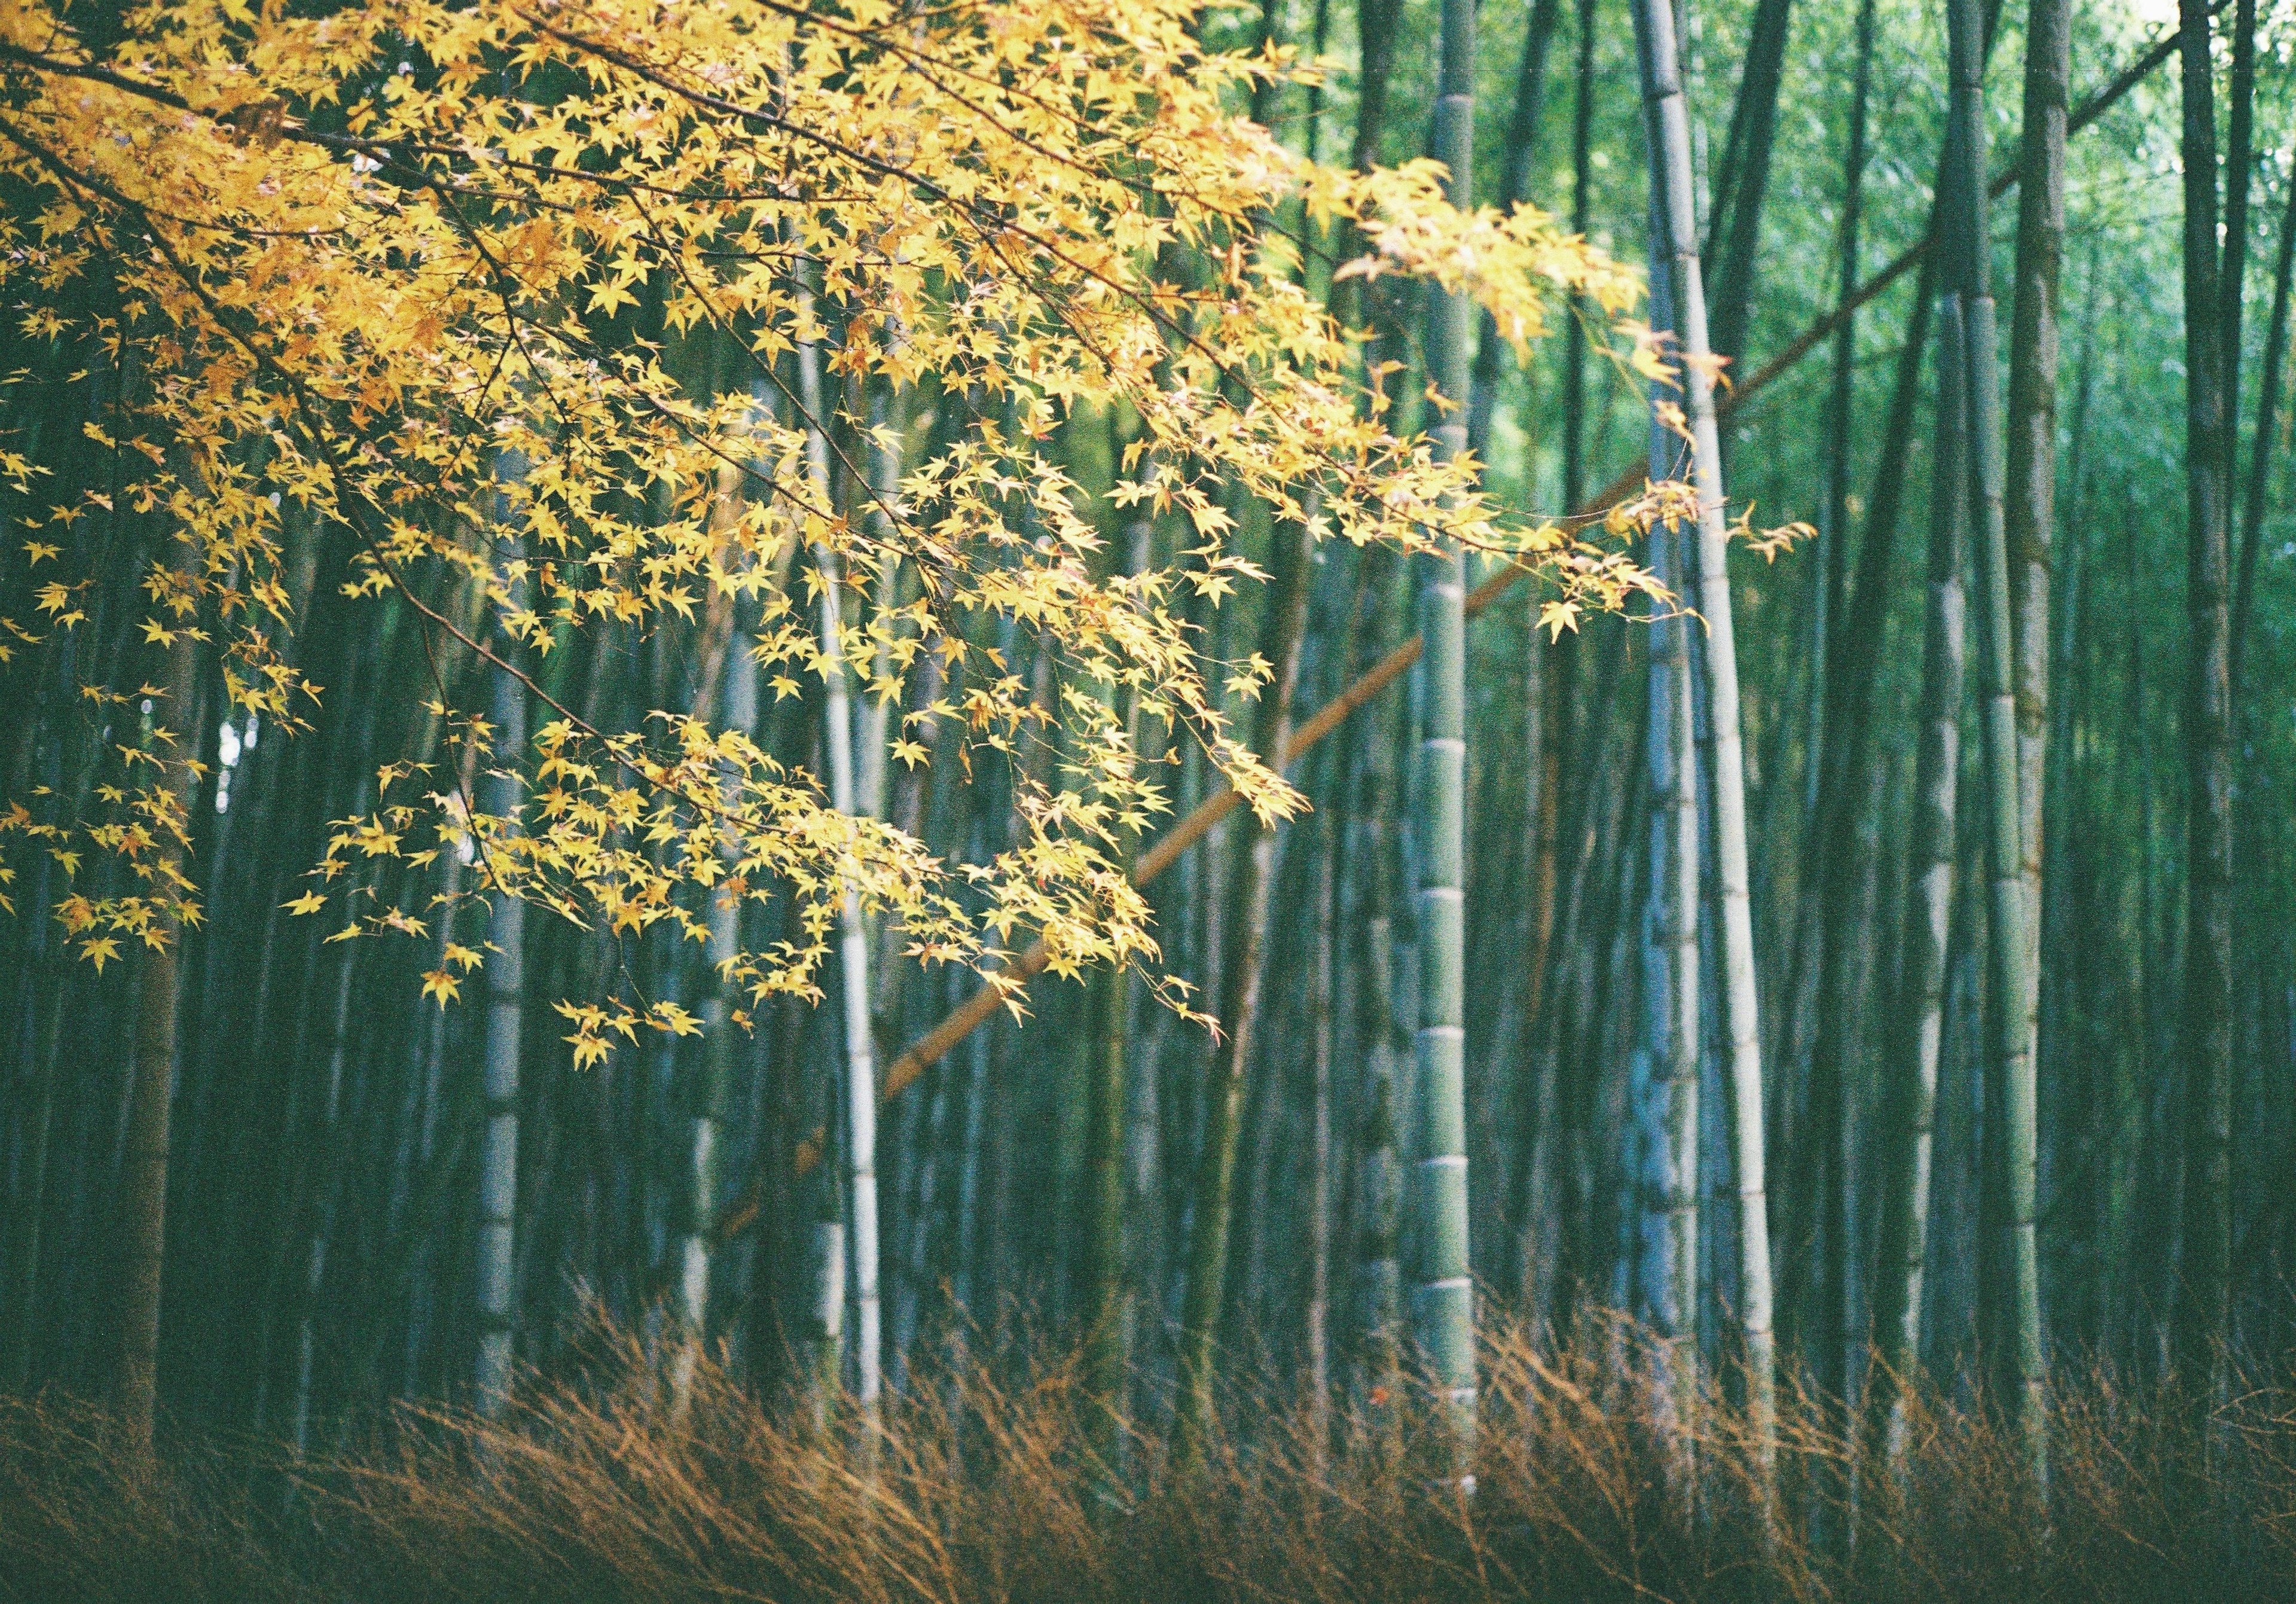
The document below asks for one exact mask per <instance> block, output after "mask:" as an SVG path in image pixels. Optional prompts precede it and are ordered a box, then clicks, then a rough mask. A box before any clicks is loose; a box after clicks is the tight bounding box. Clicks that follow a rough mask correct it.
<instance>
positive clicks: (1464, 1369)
mask: <svg viewBox="0 0 2296 1604" xmlns="http://www.w3.org/2000/svg"><path fill="white" fill-rule="evenodd" d="M1441 50H1442V71H1441V74H1440V76H1439V79H1438V82H1437V91H1438V93H1437V98H1436V102H1435V152H1434V153H1435V157H1436V159H1437V160H1439V161H1441V162H1442V163H1443V165H1444V167H1445V168H1446V169H1448V171H1449V173H1450V179H1449V182H1448V185H1447V189H1448V193H1449V195H1450V199H1451V202H1452V203H1453V204H1454V205H1456V206H1459V207H1462V208H1464V207H1466V206H1468V205H1470V204H1471V203H1472V197H1473V193H1474V117H1475V8H1474V0H1444V4H1443V31H1442V39H1441ZM1472 317H1473V312H1472V305H1471V303H1470V302H1469V300H1467V298H1466V297H1465V296H1464V295H1439V296H1437V297H1436V298H1435V301H1434V318H1433V338H1432V341H1431V346H1432V350H1431V355H1430V362H1429V366H1430V370H1431V378H1432V380H1433V382H1434V386H1435V389H1436V391H1438V392H1439V393H1440V394H1442V395H1445V396H1447V397H1450V398H1453V399H1457V400H1461V401H1464V399H1465V398H1466V397H1467V395H1468V393H1469V388H1470V382H1471V380H1470V374H1469V364H1470V361H1471V358H1472V353H1471V351H1470V350H1469V343H1470V341H1471V339H1472V326H1473V325H1472ZM1434 434H1435V450H1436V453H1437V455H1438V456H1439V457H1459V456H1461V455H1462V454H1464V452H1465V450H1466V448H1467V427H1466V417H1465V415H1464V412H1463V411H1460V410H1456V409H1455V410H1453V411H1451V412H1448V413H1446V414H1445V415H1444V416H1443V420H1442V422H1441V423H1440V424H1439V425H1438V426H1437V428H1436V430H1435V431H1434ZM1419 563H1420V570H1421V576H1422V583H1421V587H1420V610H1419V611H1420V632H1421V634H1422V636H1423V638H1424V639H1425V641H1426V647H1425V654H1424V656H1423V658H1422V673H1423V685H1424V687H1425V710H1426V712H1425V730H1424V734H1423V736H1422V738H1421V741H1420V745H1419V754H1418V761H1419V770H1418V775H1417V785H1416V786H1415V791H1416V796H1415V812H1416V816H1417V823H1418V827H1419V830H1418V840H1419V852H1420V878H1419V929H1420V953H1419V1030H1418V1042H1417V1046H1418V1051H1417V1055H1416V1059H1415V1072H1416V1073H1415V1080H1416V1082H1417V1085H1416V1090H1415V1098H1414V1101H1415V1115H1416V1117H1415V1121H1414V1123H1415V1127H1416V1130H1415V1135H1416V1138H1417V1151H1416V1153H1415V1162H1414V1164H1413V1165H1412V1172H1411V1173H1412V1183H1413V1184H1412V1197H1413V1213H1414V1215H1415V1227H1416V1229H1415V1233H1414V1236H1413V1243H1414V1246H1415V1255H1414V1256H1415V1263H1414V1266H1413V1271H1412V1276H1411V1282H1412V1311H1411V1313H1412V1333H1413V1336H1414V1337H1415V1341H1416V1343H1417V1345H1418V1349H1419V1356H1420V1359H1421V1361H1423V1363H1424V1364H1425V1365H1426V1366H1427V1369H1428V1378H1429V1380H1430V1381H1431V1382H1432V1383H1433V1385H1434V1386H1435V1387H1436V1389H1437V1393H1438V1395H1439V1402H1441V1404H1442V1405H1443V1407H1444V1411H1445V1414H1446V1416H1447V1420H1448V1423H1449V1427H1450V1431H1451V1439H1452V1458H1453V1467H1454V1469H1455V1472H1456V1474H1457V1475H1458V1476H1459V1477H1460V1478H1461V1485H1462V1487H1463V1488H1467V1489H1472V1485H1473V1477H1472V1463H1473V1459H1474V1442H1475V1305H1474V1283H1473V1281H1472V1279H1471V1271H1470V1269H1469V1263H1470V1261H1469V1257H1468V1248H1467V1147H1466V1105H1465V1045H1466V1041H1465V1038H1466V1030H1465V1025H1466V1013H1465V1010H1466V976H1465V975H1464V972H1463V958H1464V948H1463V942H1464V934H1465V919H1464V915H1465V900H1466V892H1465V885H1466V880H1465V867H1466V866H1465V861H1464V858H1465V845H1466V842H1465V835H1466V778H1467V774H1466V769H1467V746H1466V734H1467V728H1466V702H1467V696H1466V669H1467V662H1466V620H1465V617H1464V612H1463V607H1464V602H1465V600H1466V567H1465V563H1464V558H1463V556H1462V555H1461V553H1460V552H1459V550H1458V548H1457V547H1448V548H1447V549H1444V550H1439V551H1433V552H1429V553H1427V554H1425V555H1422V556H1421V557H1420V559H1419Z"/></svg>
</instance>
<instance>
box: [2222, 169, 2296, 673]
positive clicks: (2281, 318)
mask: <svg viewBox="0 0 2296 1604" xmlns="http://www.w3.org/2000/svg"><path fill="white" fill-rule="evenodd" d="M2292 277H2296V170H2292V171H2291V173H2290V175H2289V180H2288V199H2287V200H2286V201H2285V202H2284V203H2283V204H2282V206H2281V208H2280V249H2279V253H2278V259H2277V260H2276V264H2275V266H2274V267H2273V270H2272V321H2271V323H2270V324H2268V325H2267V326H2266V328H2265V331H2264V371H2263V373H2262V374H2261V375H2260V376H2259V379H2258V383H2257V396H2256V432H2255V434H2254V437H2253V439H2252V441H2251V445H2250V446H2249V451H2248V489H2247V494H2246V498H2244V499H2243V501H2242V503H2241V508H2240V568H2239V572H2238V578H2237V580H2236V583H2235V589H2234V591H2233V601H2232V623H2231V629H2232V646H2231V668H2230V670H2229V673H2228V674H2227V680H2228V683H2229V684H2230V687H2231V695H2232V698H2233V700H2234V703H2235V705H2237V703H2238V699H2239V696H2240V687H2241V675H2242V672H2243V668H2244V666H2245V662H2246V651H2247V646H2248V621H2249V613H2250V611H2251V608H2252V606H2253V605H2254V602H2255V597H2256V558H2257V554H2258V552H2259V551H2260V550H2261V549H2262V548H2263V546H2264V512H2265V506H2266V504H2267V500H2268V499H2269V498H2268V497H2267V489H2268V487H2269V486H2270V484H2271V482H2272V479H2271V470H2272V460H2273V452H2272V448H2273V443H2274V439H2275V435H2274V430H2275V429H2276V427H2277V426H2278V424H2279V422H2280V387H2281V382H2282V380H2283V378H2284V376H2285V368H2286V364H2287V360H2288V301H2289V292H2290V288H2291V284H2290V281H2291V279H2292Z"/></svg>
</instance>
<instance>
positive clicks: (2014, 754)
mask: <svg viewBox="0 0 2296 1604" xmlns="http://www.w3.org/2000/svg"><path fill="white" fill-rule="evenodd" d="M1947 23H1948V34H1949V38H1950V43H1949V46H1948V49H1949V52H1950V56H1951V64H1952V73H1953V78H1952V92H1953V105H1954V111H1953V113H1952V115H1953V117H1954V119H1955V129H1956V136H1957V137H1958V138H1960V139H1961V140H1963V141H1964V144H1963V146H1962V147H1961V148H1962V158H1963V159H1962V167H1961V181H1960V182H1959V183H1957V184H1956V186H1955V195H1956V202H1958V206H1959V210H1960V217H1959V219H1958V223H1959V226H1958V229H1957V231H1956V234H1957V237H1958V239H1959V240H1960V242H1961V251H1960V256H1959V259H1958V260H1957V261H1956V268H1957V269H1958V274H1957V276H1958V279H1959V284H1960V288H1961V291H1962V295H1963V309H1964V316H1965V317H1966V319H1967V322H1966V324H1965V325H1964V343H1965V345H1966V348H1967V350H1968V358H1967V366H1966V373H1967V375H1968V384H1969V407H1970V429H1969V447H1970V463H1971V467H1972V470H1973V480H1972V487H1971V488H1972V495H1973V497H1974V498H1975V499H1974V503H1973V511H1974V514H1975V516H1974V519H1973V521H1972V527H1973V532H1974V534H1975V538H1976V546H1977V554H1976V555H1977V557H1978V567H1979V583H1980V591H1979V605H1978V609H1977V613H1978V621H1979V624H1980V629H1979V637H1980V651H1981V656H1980V668H1981V670H1982V672H1981V676H1980V697H1981V699H1982V706H1983V709H1984V720H1985V723H1984V733H1985V748H1984V753H1983V761H1984V769H1985V773H1986V803H1987V818H1988V823H1989V831H1988V835H1987V845H1988V855H1987V861H1988V868H1989V875H1990V876H1991V886H1992V896H1991V901H1990V911H1991V915H1992V929H1991V940H1990V941H1989V942H1988V948H1989V954H1990V958H1991V965H1992V967H1991V970H1990V984H1991V994H1992V1006H1991V1008H1989V1016H1990V1017H1991V1020H1992V1024H1991V1029H1992V1032H1993V1051H1992V1055H1991V1056H1992V1058H1993V1061H1994V1065H1995V1068H1996V1073H1997V1074H1998V1075H1999V1077H2000V1082H1999V1084H2000V1086H2001V1090H2002V1109H2003V1119H2004V1125H2005V1128H2004V1130H2003V1132H2002V1141H2001V1143H2000V1146H1999V1152H2000V1154H2001V1158H2002V1163H2003V1164H2004V1166H2005V1175H2004V1176H2003V1180H2004V1186H2003V1196H2004V1197H2005V1202H2006V1204H2007V1206H2008V1222H2007V1224H2008V1232H2009V1255H2008V1263H2007V1267H2006V1273H2007V1276H2008V1279H2009V1286H2008V1287H2006V1288H2005V1289H2004V1290H2005V1292H2006V1293H2007V1295H2008V1296H2007V1299H2006V1304H2005V1306H2006V1308H2007V1309H2008V1311H2009V1313H2010V1318H2011V1324H2012V1330H2011V1333H2010V1345H2011V1353H2010V1356H2009V1357H2010V1361H2011V1364H2012V1367H2013V1375H2014V1377H2015V1378H2016V1383H2017V1397H2016V1402H2015V1409H2016V1419H2017V1428H2018V1434H2019V1436H2020V1438H2021V1441H2022V1443H2023V1446H2024V1452H2025V1457H2026V1462H2027V1464H2028V1465H2029V1467H2030V1468H2031V1470H2032V1472H2033V1474H2034V1476H2035V1477H2036V1479H2037V1481H2038V1482H2039V1483H2040V1484H2041V1485H2046V1482H2047V1478H2048V1442H2047V1436H2046V1419H2045V1416H2044V1402H2045V1401H2044V1396H2043V1393H2044V1388H2045V1387H2046V1381H2047V1378H2046V1370H2045V1369H2044V1362H2043V1357H2042V1352H2041V1296H2040V1262H2039V1258H2038V1244H2037V1241H2036V1238H2035V1224H2034V1218H2033V1213H2034V1182H2035V1171H2036V1159H2037V1154H2036V1147H2035V1138H2036V1123H2035V1115H2036V1098H2035V1091H2036V1086H2035V1081H2034V1073H2033V1041H2032V1037H2031V1034H2030V1032H2029V1031H2028V1030H2027V1028H2026V1026H2027V1023H2028V1016H2027V1014H2026V1011H2025V1007H2024V998H2025V996H2026V981H2025V965H2026V954H2027V951H2028V950H2029V949H2028V943H2027V940H2026V935H2025V923H2026V921H2025V914H2026V898H2025V886H2024V881H2023V877H2022V876H2023V866H2024V821H2023V801H2022V798H2023V789H2022V786H2021V779H2020V777H2019V773H2018V750H2017V714H2016V701H2015V698H2016V675H2015V668H2014V653H2015V634H2014V625H2013V613H2012V610H2011V605H2010V599H2009V555H2008V535H2007V528H2006V522H2005V514H2004V507H2003V483H2002V475H2003V465H2002V417H2001V394H2000V379H1999V374H2000V368H1999V359H1998V355H1997V353H1998V350H1999V337H1998V333H1997V329H1996V325H1995V317H1994V303H1993V291H1992V284H1991V269H1990V265H1989V260H1988V258H1989V253H1990V246H1989V239H1990V235H1989V231H1988V228H1987V223H1986V210H1987V207H1986V195H1985V191H1984V188H1983V186H1982V185H1980V184H1979V183H1977V182H1976V181H1975V179H1976V176H1977V175H1980V174H1982V173H1983V172H1984V170H1985V148H1986V147H1985V85H1984V75H1983V60H1984V46H1983V45H1982V43H1981V42H1980V37H1979V24H1978V18H1977V15H1976V6H1975V4H1973V0H1953V3H1952V4H1951V5H1950V6H1949V8H1948V12H1947ZM2045 628H2046V626H2045Z"/></svg>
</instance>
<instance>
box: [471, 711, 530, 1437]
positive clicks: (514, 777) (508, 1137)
mask: <svg viewBox="0 0 2296 1604" xmlns="http://www.w3.org/2000/svg"><path fill="white" fill-rule="evenodd" d="M492 679H493V703H492V708H491V716H492V720H493V723H494V727H495V749H494V759H495V761H494V765H493V766H492V767H491V768H489V769H488V771H487V776H486V779H485V781H484V782H483V785H482V787H481V789H482V791H483V795H482V797H481V799H480V810H481V811H482V812H484V813H486V814H488V815H489V816H491V817H493V818H500V819H512V818H517V816H518V812H519V809H520V806H521V803H522V802H523V801H524V798H525V794H526V786H525V781H524V779H523V777H522V776H521V770H520V765H521V763H522V762H523V761H525V756H526V687H525V686H524V685H522V684H521V683H520V681H519V679H518V678H517V677H516V676H515V675H513V674H512V673H511V672H510V671H509V670H506V669H500V668H497V669H496V670H495V671H494V673H493V676H492ZM487 942H488V947H489V949H490V951H489V953H488V958H487V966H486V970H485V975H486V986H487V1025H486V1118H487V1123H486V1135H485V1139H484V1140H483V1142H482V1144H481V1146H480V1156H479V1271H478V1309H479V1359H478V1402H479V1408H480V1411H483V1412H485V1413H487V1414H489V1415H491V1414H494V1413H496V1412H498V1411H500V1410H501V1408H502V1406H503V1403H504V1401H505V1399H506V1398H507V1397H508V1395H509V1390H510V1369H511V1343H512V1338H513V1337H514V1336H515V1335H516V1332H517V1327H518V1313H517V1304H516V1293H515V1289H514V1287H513V1285H512V1283H513V1280H514V1279H515V1260H514V1257H513V1250H514V1248H515V1246H516V1242H517V1235H518V1098H519V1088H518V1082H519V1055H520V1035H521V1015H522V1013H523V1011H524V1008H525V1002H526V991H525V987H526V975H525V957H526V904H525V903H524V902H522V901H520V900H519V899H518V898H517V897H515V896H513V895H512V894H510V893H509V892H505V891H504V890H502V889H501V888H500V887H499V886H496V887H493V888H492V907H491V909H490V910H489V912H488V920H487Z"/></svg>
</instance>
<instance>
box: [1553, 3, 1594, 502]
mask: <svg viewBox="0 0 2296 1604" xmlns="http://www.w3.org/2000/svg"><path fill="white" fill-rule="evenodd" d="M1597 37H1598V36H1597V35H1596V33H1595V0H1579V37H1578V44H1579V52H1578V62H1577V66H1576V68H1575V70H1574V71H1573V74H1572V77H1573V80H1574V87H1573V89H1572V94H1571V105H1570V231H1571V232H1572V233H1573V234H1585V233H1586V232H1587V226H1588V224H1589V221H1590V218H1591V215H1592V207H1593V203H1594V188H1595V166H1594V160H1595V43H1596V40H1597ZM1586 499H1587V336H1586V335H1585V334H1584V333H1582V332H1581V331H1580V329H1579V322H1578V319H1576V318H1573V319H1572V320H1571V322H1570V327H1569V328H1567V329H1566V330H1564V331H1563V345H1562V505H1563V506H1564V507H1565V508H1566V509H1568V510H1570V511H1572V512H1576V511H1577V510H1578V509H1579V507H1580V506H1583V505H1584V504H1585V502H1586Z"/></svg>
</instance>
